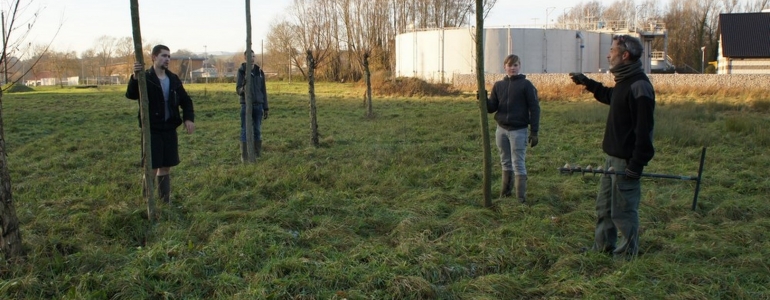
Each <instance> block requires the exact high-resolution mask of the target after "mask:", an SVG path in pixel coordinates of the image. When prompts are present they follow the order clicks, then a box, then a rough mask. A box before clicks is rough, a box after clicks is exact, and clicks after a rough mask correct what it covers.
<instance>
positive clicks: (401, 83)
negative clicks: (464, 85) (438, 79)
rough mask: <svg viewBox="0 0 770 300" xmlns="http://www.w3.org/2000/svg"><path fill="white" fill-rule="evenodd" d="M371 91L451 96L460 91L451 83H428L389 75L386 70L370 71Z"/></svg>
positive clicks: (385, 93) (392, 94)
mask: <svg viewBox="0 0 770 300" xmlns="http://www.w3.org/2000/svg"><path fill="white" fill-rule="evenodd" d="M371 80H372V93H374V94H376V95H380V96H406V97H412V96H452V95H459V94H460V91H458V90H457V89H455V88H454V87H453V86H452V85H451V84H448V83H444V84H440V83H429V82H427V81H425V80H422V79H419V78H413V77H396V78H392V77H390V76H389V75H388V74H387V73H386V72H374V73H372V79H371Z"/></svg>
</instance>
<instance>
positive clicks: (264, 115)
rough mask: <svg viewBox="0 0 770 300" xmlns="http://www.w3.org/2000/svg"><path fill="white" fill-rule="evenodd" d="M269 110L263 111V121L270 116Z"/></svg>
mask: <svg viewBox="0 0 770 300" xmlns="http://www.w3.org/2000/svg"><path fill="white" fill-rule="evenodd" d="M268 112H269V110H267V109H265V110H263V111H262V119H263V120H267V116H268V115H269V113H268Z"/></svg>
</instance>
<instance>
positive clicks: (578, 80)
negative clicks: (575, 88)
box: [569, 73, 589, 85]
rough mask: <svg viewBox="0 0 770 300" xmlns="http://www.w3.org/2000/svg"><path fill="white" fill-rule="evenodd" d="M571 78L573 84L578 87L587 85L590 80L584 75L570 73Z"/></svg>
mask: <svg viewBox="0 0 770 300" xmlns="http://www.w3.org/2000/svg"><path fill="white" fill-rule="evenodd" d="M569 77H570V78H572V82H574V83H575V84H577V85H586V83H588V80H589V79H588V77H586V76H585V75H583V73H569Z"/></svg>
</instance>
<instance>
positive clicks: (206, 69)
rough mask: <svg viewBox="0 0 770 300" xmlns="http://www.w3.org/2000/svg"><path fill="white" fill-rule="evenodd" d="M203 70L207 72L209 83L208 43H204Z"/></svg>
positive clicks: (207, 81)
mask: <svg viewBox="0 0 770 300" xmlns="http://www.w3.org/2000/svg"><path fill="white" fill-rule="evenodd" d="M203 55H204V56H205V57H204V60H203V72H205V74H206V83H209V68H207V67H206V65H208V64H209V48H208V47H206V45H203Z"/></svg>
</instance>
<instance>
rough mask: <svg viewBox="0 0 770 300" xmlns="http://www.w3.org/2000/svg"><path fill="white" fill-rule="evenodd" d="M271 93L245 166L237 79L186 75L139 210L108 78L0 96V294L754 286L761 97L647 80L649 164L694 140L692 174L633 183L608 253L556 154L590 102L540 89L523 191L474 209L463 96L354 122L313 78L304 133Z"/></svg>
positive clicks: (446, 292)
mask: <svg viewBox="0 0 770 300" xmlns="http://www.w3.org/2000/svg"><path fill="white" fill-rule="evenodd" d="M268 89H269V92H270V95H271V98H270V99H271V103H270V107H271V111H270V112H271V113H270V118H269V119H268V120H266V121H265V123H264V124H263V131H264V132H263V137H264V145H265V152H264V154H263V157H262V158H260V159H259V161H258V162H257V163H256V164H252V165H243V164H241V163H240V160H239V158H240V156H239V151H240V148H239V144H238V134H239V121H238V110H239V106H238V103H237V98H236V97H235V94H234V91H233V90H234V88H233V87H232V86H231V85H224V84H223V85H214V84H212V85H190V86H188V90H190V92H191V94H192V96H193V99H194V102H195V109H196V115H197V117H196V127H197V130H196V132H195V133H194V134H192V135H187V134H183V133H181V131H180V154H181V156H182V163H181V165H180V166H178V167H177V168H174V169H173V171H172V174H173V175H172V178H173V180H172V182H173V184H172V188H173V192H172V199H173V202H174V203H173V205H172V206H166V205H162V206H161V207H160V210H161V220H160V221H159V222H157V223H155V224H150V222H148V220H147V219H146V205H145V204H144V203H143V199H142V196H141V180H142V178H141V175H142V169H141V167H140V164H139V163H140V131H139V128H138V126H137V117H136V111H137V106H138V105H137V103H136V102H132V101H129V100H126V99H125V97H124V96H123V92H124V87H123V86H117V87H111V88H110V87H106V88H100V89H98V90H70V89H64V90H61V89H58V88H52V89H47V90H38V91H36V92H30V93H18V94H7V95H5V98H4V99H3V114H4V120H5V128H4V130H5V134H6V145H7V148H8V162H9V166H10V170H11V176H12V180H13V182H12V187H13V193H14V194H13V196H14V200H15V204H16V208H17V213H18V215H19V219H20V222H21V230H22V237H23V240H24V247H25V249H26V251H27V257H26V260H25V262H24V263H22V264H16V265H8V264H6V263H0V276H1V277H0V298H3V299H45V298H53V299H203V298H207V299H208V298H215V299H567V298H587V299H768V298H770V289H769V288H768V286H770V262H768V257H770V234H769V233H768V232H770V218H769V217H770V203H769V202H768V201H767V200H768V196H767V195H768V194H770V182H768V178H770V168H768V166H770V153H769V152H768V150H767V149H768V147H769V146H770V128H769V126H768V124H770V111H769V110H770V109H768V107H770V105H768V103H770V102H769V101H770V100H768V99H765V98H761V97H760V98H757V96H756V95H753V96H752V99H747V98H746V97H743V96H741V95H736V96H729V97H722V96H708V95H692V94H680V95H677V94H666V95H659V100H658V108H657V111H656V129H655V143H656V147H657V154H656V156H655V158H654V159H653V160H652V162H651V163H650V165H649V166H648V167H647V168H646V169H645V171H646V172H653V173H665V174H677V175H695V174H696V173H697V168H698V159H699V157H700V152H701V147H702V146H707V147H708V154H707V158H706V164H705V172H704V181H703V186H702V190H701V193H700V199H699V202H698V207H697V209H696V210H695V211H692V210H691V207H690V206H691V203H692V197H693V189H694V186H695V184H694V182H692V181H675V180H666V179H643V184H642V188H643V191H642V193H643V203H642V205H641V208H640V216H641V236H640V244H641V252H642V253H641V256H640V257H639V258H638V259H636V260H633V261H630V262H621V261H615V260H613V259H612V258H611V257H608V256H605V255H602V254H597V253H580V252H579V251H578V249H580V248H581V247H584V246H590V245H591V243H592V242H593V228H594V219H595V218H594V202H593V201H594V197H595V193H596V191H597V188H598V178H596V177H590V176H586V177H582V176H576V175H572V176H567V175H560V174H559V172H558V171H557V170H556V169H557V168H558V167H560V166H562V165H564V164H565V163H570V164H579V165H582V166H585V165H588V164H592V165H597V164H599V163H600V162H602V161H603V158H604V154H603V153H602V151H601V148H600V143H601V138H602V134H603V127H604V119H605V116H606V112H607V107H606V106H603V105H601V104H598V103H596V102H592V101H558V100H551V101H543V102H542V103H541V105H542V111H543V115H542V122H541V123H542V125H541V131H540V145H538V146H537V147H535V148H531V149H529V150H528V157H527V165H528V171H529V176H530V181H529V183H530V184H529V186H530V187H529V200H530V205H526V206H525V205H520V204H518V203H517V202H516V201H515V200H514V199H511V198H509V199H496V200H495V203H496V204H497V207H498V209H496V210H490V209H486V208H484V207H482V205H481V203H482V200H483V199H482V196H481V191H482V179H481V178H482V159H481V154H482V147H481V143H482V141H481V134H480V124H479V111H478V106H477V104H476V102H475V101H474V99H473V96H472V95H458V96H454V97H436V98H418V97H414V98H398V97H392V98H375V100H374V111H375V113H376V117H375V118H373V119H367V118H364V117H363V116H364V113H365V111H364V107H363V106H362V98H361V95H362V94H363V89H362V88H361V87H360V86H357V85H353V84H327V83H321V84H318V85H317V89H316V91H317V93H318V124H319V128H320V133H321V147H319V148H313V147H311V146H310V125H309V113H308V101H307V98H308V97H307V85H306V84H302V83H296V82H295V83H294V84H288V83H274V82H271V83H269V85H268ZM541 92H543V93H546V92H547V91H541ZM579 97H580V98H581V99H585V100H590V99H589V97H588V95H585V94H583V95H581V96H579ZM564 100H567V99H564ZM570 100H574V99H570ZM492 122H493V121H492V118H491V117H490V123H491V126H490V128H491V130H494V124H492ZM492 155H493V158H494V159H493V161H494V162H495V163H494V166H493V176H494V178H495V180H494V182H493V186H492V190H493V193H494V194H497V193H498V192H499V185H500V179H499V177H500V169H499V166H498V163H497V155H498V153H497V150H496V149H494V148H493V149H492Z"/></svg>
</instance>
